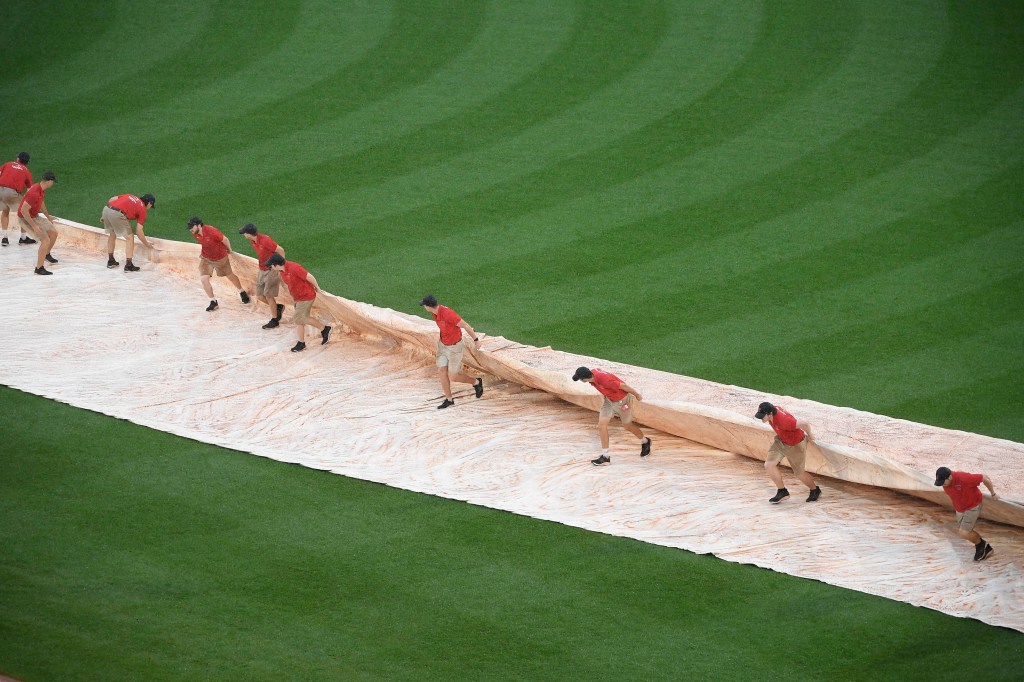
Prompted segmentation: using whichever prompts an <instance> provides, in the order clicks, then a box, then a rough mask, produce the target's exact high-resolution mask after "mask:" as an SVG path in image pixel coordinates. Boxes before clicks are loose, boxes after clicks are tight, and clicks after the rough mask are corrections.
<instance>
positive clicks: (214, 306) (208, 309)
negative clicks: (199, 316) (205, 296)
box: [206, 301, 217, 312]
mask: <svg viewBox="0 0 1024 682" xmlns="http://www.w3.org/2000/svg"><path fill="white" fill-rule="evenodd" d="M216 309H217V302H216V301H210V305H208V306H206V312H211V311H214V310H216Z"/></svg>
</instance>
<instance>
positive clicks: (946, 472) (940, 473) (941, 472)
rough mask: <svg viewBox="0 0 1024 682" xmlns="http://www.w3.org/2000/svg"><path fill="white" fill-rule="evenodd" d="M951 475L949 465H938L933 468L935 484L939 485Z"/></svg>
mask: <svg viewBox="0 0 1024 682" xmlns="http://www.w3.org/2000/svg"><path fill="white" fill-rule="evenodd" d="M952 475H953V472H952V471H951V470H950V468H949V467H939V468H938V469H936V470H935V485H938V486H941V485H942V484H943V483H945V482H946V479H947V478H949V477H950V476H952Z"/></svg>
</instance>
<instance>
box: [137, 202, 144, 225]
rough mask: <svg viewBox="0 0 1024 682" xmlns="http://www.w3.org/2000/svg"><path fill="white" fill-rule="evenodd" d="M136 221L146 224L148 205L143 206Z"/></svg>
mask: <svg viewBox="0 0 1024 682" xmlns="http://www.w3.org/2000/svg"><path fill="white" fill-rule="evenodd" d="M135 222H137V223H138V224H139V225H140V226H142V225H145V224H146V206H145V205H143V206H142V208H140V209H139V217H138V218H136V219H135Z"/></svg>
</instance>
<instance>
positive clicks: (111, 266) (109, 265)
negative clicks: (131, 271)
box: [107, 256, 120, 270]
mask: <svg viewBox="0 0 1024 682" xmlns="http://www.w3.org/2000/svg"><path fill="white" fill-rule="evenodd" d="M118 265H120V263H118V262H117V261H116V260H114V257H113V256H107V269H108V270H113V269H114V268H116V267H117V266H118Z"/></svg>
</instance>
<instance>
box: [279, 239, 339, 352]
mask: <svg viewBox="0 0 1024 682" xmlns="http://www.w3.org/2000/svg"><path fill="white" fill-rule="evenodd" d="M266 265H267V267H269V268H271V269H272V270H275V271H276V272H278V273H279V274H280V275H281V281H282V282H284V285H285V286H286V287H288V293H290V294H291V295H292V300H293V301H295V316H294V317H293V318H292V322H294V323H295V336H296V338H297V339H298V341H297V342H296V344H295V345H294V346H292V352H293V353H301V352H302V351H304V350H306V325H307V324H308V325H309V326H310V327H313V328H315V329H319V330H320V345H321V346H322V345H324V344H325V343H327V340H328V339H330V338H331V327H330V325H326V324H323V323H322V322H320V320H317V319H315V318H314V317H312V310H313V301H314V300H315V299H316V292H318V291H320V285H319V284H317V281H316V277H313V275H311V274H309V271H308V270H306V268H304V267H302V266H301V265H299V264H298V263H295V262H293V261H286V260H285V259H284V256H282V255H281V254H279V253H275V254H274V255H273V256H271V257H270V258H268V259H267V263H266Z"/></svg>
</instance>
